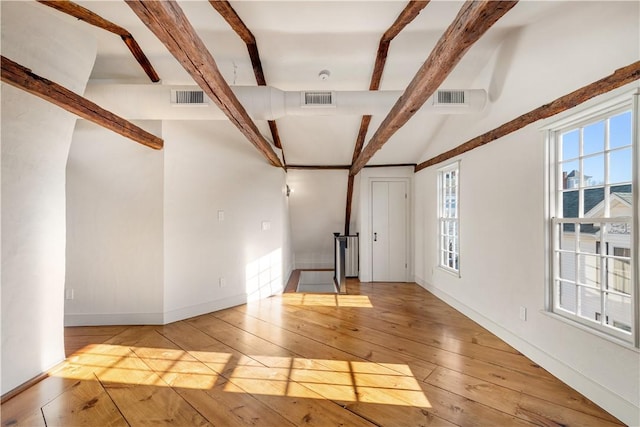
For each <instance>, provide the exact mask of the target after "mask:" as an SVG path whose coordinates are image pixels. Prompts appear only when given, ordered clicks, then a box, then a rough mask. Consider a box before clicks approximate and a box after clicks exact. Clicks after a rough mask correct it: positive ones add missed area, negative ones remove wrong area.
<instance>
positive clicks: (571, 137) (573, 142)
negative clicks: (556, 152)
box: [561, 129, 580, 160]
mask: <svg viewBox="0 0 640 427" xmlns="http://www.w3.org/2000/svg"><path fill="white" fill-rule="evenodd" d="M561 144H562V160H569V159H576V158H578V155H579V151H578V150H579V144H580V130H579V129H575V130H572V131H571V132H567V133H565V134H563V135H562V137H561Z"/></svg>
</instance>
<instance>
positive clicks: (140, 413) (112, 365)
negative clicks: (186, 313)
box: [1, 280, 621, 427]
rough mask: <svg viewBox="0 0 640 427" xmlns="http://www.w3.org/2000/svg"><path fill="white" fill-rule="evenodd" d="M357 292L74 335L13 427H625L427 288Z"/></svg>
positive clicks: (9, 422)
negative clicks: (58, 363)
mask: <svg viewBox="0 0 640 427" xmlns="http://www.w3.org/2000/svg"><path fill="white" fill-rule="evenodd" d="M348 293H349V294H348V295H325V294H297V293H286V294H284V295H282V296H278V297H272V298H268V299H266V300H262V301H258V302H254V303H250V304H246V305H242V306H239V307H235V308H231V309H227V310H223V311H219V312H215V313H210V314H207V315H203V316H199V317H195V318H192V319H188V320H185V321H181V322H176V323H172V324H169V325H165V326H130V327H127V326H104V327H79V328H67V329H66V330H65V341H66V342H65V344H66V349H67V355H68V358H67V360H66V361H65V362H64V363H63V364H62V365H61V366H59V367H58V368H57V370H55V371H52V372H50V373H49V377H48V378H46V379H45V380H43V381H41V382H39V383H37V384H36V385H34V386H32V387H30V388H29V389H27V390H26V391H24V392H22V393H20V394H19V395H17V396H16V397H14V398H12V399H10V400H8V401H7V402H5V403H3V404H2V407H1V410H2V426H48V427H52V426H74V427H75V426H90V427H95V426H127V425H129V426H145V425H150V424H153V425H172V426H211V425H214V426H232V427H233V426H278V427H280V426H297V425H305V426H318V427H325V426H394V427H395V426H532V425H537V426H598V427H601V426H614V425H621V423H620V422H619V421H617V420H616V419H615V418H614V417H612V416H611V415H609V414H608V413H606V412H605V411H603V410H602V409H600V408H599V407H598V406H596V405H595V404H593V403H592V402H590V401H589V400H588V399H586V398H585V397H584V396H582V395H580V394H579V393H577V392H576V391H574V390H572V389H571V388H570V387H568V386H566V385H565V384H563V383H561V382H560V381H559V380H557V379H555V378H554V377H553V376H552V375H550V374H549V373H548V372H546V371H545V370H544V369H542V368H540V367H539V366H537V365H536V364H535V363H533V362H531V361H530V360H528V359H527V358H525V357H524V356H522V355H521V354H520V353H518V352H517V351H516V350H514V349H513V348H511V347H509V346H508V345H507V344H505V343H504V342H502V341H501V340H499V339H498V338H497V337H495V336H494V335H492V334H491V333H489V332H488V331H487V330H485V329H483V328H481V327H480V326H478V325H477V324H476V323H474V322H473V321H471V320H470V319H468V318H466V317H465V316H463V315H461V314H460V313H458V312H457V311H456V310H454V309H452V308H451V307H449V306H447V305H446V304H444V303H443V302H442V301H440V300H438V299H437V298H435V297H434V296H433V295H431V294H430V293H428V292H426V291H425V290H424V289H422V288H420V287H419V286H417V285H415V284H405V283H375V284H371V283H359V282H357V281H353V280H351V281H349V282H348Z"/></svg>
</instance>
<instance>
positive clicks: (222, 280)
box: [218, 277, 227, 288]
mask: <svg viewBox="0 0 640 427" xmlns="http://www.w3.org/2000/svg"><path fill="white" fill-rule="evenodd" d="M218 286H220V287H221V288H224V287H225V286H227V281H226V279H225V278H224V277H221V278H219V279H218Z"/></svg>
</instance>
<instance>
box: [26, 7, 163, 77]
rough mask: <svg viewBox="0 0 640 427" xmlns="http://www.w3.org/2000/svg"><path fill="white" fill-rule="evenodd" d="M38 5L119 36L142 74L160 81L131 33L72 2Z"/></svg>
mask: <svg viewBox="0 0 640 427" xmlns="http://www.w3.org/2000/svg"><path fill="white" fill-rule="evenodd" d="M37 1H38V3H41V4H43V5H45V6H49V7H50V8H53V9H55V10H58V11H60V12H62V13H66V14H67V15H71V16H73V17H74V18H77V19H79V20H80V21H84V22H86V23H87V24H90V25H93V26H95V27H98V28H102V29H103V30H107V31H109V32H111V33H113V34H117V35H118V36H120V38H121V39H122V41H123V42H124V43H125V44H126V45H127V47H128V48H129V50H130V51H131V53H132V54H133V56H134V58H136V61H138V64H140V66H141V67H142V69H143V70H144V72H145V73H146V74H147V76H149V79H151V81H152V82H154V83H157V82H159V81H160V77H159V76H158V73H156V70H155V69H154V68H153V66H152V65H151V62H149V59H148V58H147V56H146V55H145V54H144V52H143V51H142V48H140V45H138V42H136V40H135V39H134V38H133V36H132V35H131V33H130V32H129V31H127V30H126V29H124V28H122V27H121V26H119V25H117V24H114V23H113V22H111V21H109V20H107V19H104V18H103V17H101V16H100V15H98V14H96V13H94V12H92V11H90V10H89V9H87V8H85V7H82V6H80V5H79V4H76V3H74V2H72V1H68V0H56V1H51V0H37Z"/></svg>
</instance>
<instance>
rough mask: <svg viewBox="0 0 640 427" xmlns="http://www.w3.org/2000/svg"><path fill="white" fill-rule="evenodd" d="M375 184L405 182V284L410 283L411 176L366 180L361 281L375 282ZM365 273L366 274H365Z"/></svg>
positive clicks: (411, 253)
mask: <svg viewBox="0 0 640 427" xmlns="http://www.w3.org/2000/svg"><path fill="white" fill-rule="evenodd" d="M374 182H404V183H405V186H406V187H405V188H406V191H407V198H406V203H405V215H406V218H405V219H406V220H405V236H406V238H405V254H406V263H407V269H406V270H405V278H404V280H405V282H409V281H410V280H411V278H412V277H413V258H412V256H413V252H412V250H411V248H412V247H413V239H412V236H411V229H412V226H413V223H412V211H413V205H412V200H413V198H412V192H413V189H412V177H410V176H406V177H403V176H397V175H396V176H384V175H376V176H372V177H368V178H367V179H366V190H365V192H364V193H365V194H366V195H367V200H366V202H365V201H364V200H363V201H362V202H365V203H363V207H365V209H366V211H367V213H366V215H363V216H362V218H363V219H364V218H366V219H367V223H366V224H361V234H360V251H361V253H360V255H361V256H360V260H361V263H360V280H362V281H368V282H370V281H372V280H373V251H372V244H373V238H372V236H373V234H372V232H373V231H372V225H373V183H374ZM365 248H366V253H363V252H364V251H363V249H365ZM365 259H366V264H367V265H366V266H365V268H364V269H363V265H362V264H363V263H362V261H363V260H365ZM363 273H364V274H363Z"/></svg>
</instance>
